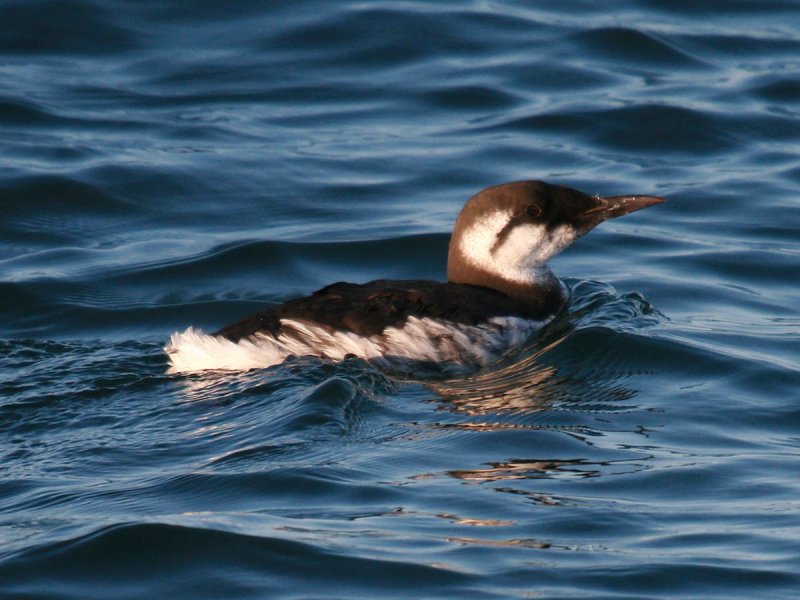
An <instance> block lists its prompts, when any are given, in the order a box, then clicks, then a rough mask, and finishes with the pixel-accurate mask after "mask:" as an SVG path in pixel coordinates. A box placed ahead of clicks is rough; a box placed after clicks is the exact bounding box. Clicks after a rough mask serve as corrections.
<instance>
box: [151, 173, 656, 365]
mask: <svg viewBox="0 0 800 600" xmlns="http://www.w3.org/2000/svg"><path fill="white" fill-rule="evenodd" d="M663 201H664V198H661V197H658V196H638V195H637V196H606V197H599V196H590V195H587V194H584V193H582V192H579V191H578V190H575V189H572V188H569V187H566V186H561V185H554V184H550V183H546V182H544V181H519V182H514V183H505V184H502V185H497V186H494V187H490V188H487V189H485V190H483V191H481V192H479V193H478V194H476V195H475V196H473V197H472V198H470V199H469V200H468V201H467V203H466V204H465V205H464V207H463V208H462V209H461V212H460V214H459V215H458V218H457V220H456V223H455V226H454V228H453V235H452V237H451V239H450V246H449V251H448V259H447V279H448V281H447V282H446V283H443V282H438V281H424V280H410V281H390V280H377V281H372V282H369V283H365V284H352V283H334V284H332V285H329V286H327V287H325V288H322V289H321V290H318V291H317V292H314V293H313V294H312V295H311V296H307V297H305V298H298V299H295V300H289V301H288V302H285V303H284V304H281V305H279V306H275V307H271V308H268V309H267V310H265V311H263V312H260V313H258V314H256V315H253V316H250V317H247V318H245V319H243V320H241V321H239V322H237V323H234V324H232V325H228V326H227V327H223V328H222V329H220V330H219V331H216V332H215V333H213V334H211V335H207V334H205V333H203V332H202V331H200V330H197V329H194V328H192V327H190V328H188V329H187V330H186V331H184V332H182V333H174V334H172V336H171V338H170V341H169V343H168V344H167V346H166V348H165V350H166V352H167V353H168V355H169V359H170V362H171V367H170V372H172V373H178V372H185V371H198V370H204V369H228V370H246V369H251V368H257V367H268V366H271V365H274V364H277V363H280V362H282V361H283V360H285V359H286V358H287V357H289V356H293V355H296V356H307V355H311V356H319V357H323V358H328V359H334V360H341V359H344V358H346V357H348V356H351V355H355V356H358V357H361V358H365V359H367V360H369V361H370V362H372V363H374V364H376V365H377V366H379V367H383V368H386V369H389V370H393V371H399V372H406V373H409V374H413V373H415V372H416V370H417V369H419V368H422V367H430V366H432V365H434V366H436V367H437V369H438V370H439V371H440V372H441V373H442V374H446V375H455V374H463V373H467V372H470V371H474V370H476V369H478V368H480V367H483V366H486V365H488V364H491V363H492V362H495V361H496V360H497V359H498V358H499V357H500V356H502V355H503V354H504V353H505V352H507V351H508V350H509V349H511V348H515V347H518V346H521V345H522V344H524V343H525V342H526V341H527V340H528V339H530V337H531V334H532V333H534V332H535V331H537V330H538V329H540V328H541V327H542V326H543V325H544V324H545V323H547V322H548V321H550V320H551V319H552V318H553V317H554V316H555V315H556V313H557V312H558V311H559V310H560V308H561V307H562V306H563V304H564V302H565V301H566V295H565V293H564V290H563V288H562V285H561V283H560V282H559V280H558V278H556V276H555V275H554V274H553V272H552V271H551V270H550V269H549V267H548V266H547V261H548V260H549V259H550V258H552V257H553V256H555V255H556V254H558V253H559V252H561V251H562V250H564V249H565V248H567V247H568V246H569V245H570V244H571V243H572V242H573V241H575V240H576V239H577V238H579V237H580V236H582V235H584V234H585V233H587V232H588V231H589V230H591V229H592V228H594V227H595V226H597V225H599V224H600V223H602V222H603V221H605V220H606V219H610V218H614V217H619V216H622V215H625V214H628V213H631V212H633V211H636V210H639V209H642V208H646V207H648V206H652V205H654V204H658V203H660V202H663Z"/></svg>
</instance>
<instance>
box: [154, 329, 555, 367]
mask: <svg viewBox="0 0 800 600" xmlns="http://www.w3.org/2000/svg"><path fill="white" fill-rule="evenodd" d="M281 325H282V326H283V327H282V332H281V334H280V335H279V336H278V337H277V338H276V337H273V336H272V335H269V334H266V333H259V334H256V335H254V336H252V337H251V338H248V339H243V340H240V341H239V342H232V341H230V340H227V339H225V338H221V337H215V336H211V335H207V334H205V333H203V332H202V331H200V330H198V329H194V328H193V327H189V328H188V329H187V330H186V331H184V332H182V333H179V332H176V333H173V334H172V336H171V337H170V340H169V343H168V344H167V346H166V347H165V348H164V349H165V350H166V352H167V354H168V355H169V360H170V363H171V366H170V369H169V372H170V373H183V372H189V371H203V370H206V369H226V370H234V371H245V370H248V369H255V368H263V367H269V366H272V365H276V364H279V363H281V362H283V361H284V360H285V359H286V358H288V357H289V356H319V357H322V358H329V359H333V360H342V359H344V358H345V357H347V356H349V355H355V356H357V357H360V358H364V359H367V360H371V361H372V362H374V363H376V364H378V365H379V366H383V367H387V368H393V367H398V366H399V365H402V364H403V363H404V362H405V363H408V362H409V361H424V362H431V363H437V364H441V365H443V366H444V368H443V371H445V372H451V373H456V372H460V371H461V372H463V371H466V370H474V369H477V368H480V367H484V366H486V365H489V364H491V363H493V362H495V361H496V360H497V359H498V358H500V357H501V356H502V355H503V354H504V353H505V352H507V351H508V350H509V349H511V348H514V347H518V346H521V345H522V344H523V343H525V341H526V340H528V339H529V338H530V336H531V335H532V334H533V333H534V332H536V331H537V330H538V329H540V328H541V327H542V326H543V325H544V322H543V321H530V320H527V319H520V318H518V317H495V318H493V319H491V320H490V321H488V322H487V323H485V324H482V325H462V324H460V323H453V322H449V321H436V320H434V319H429V318H422V319H419V318H416V317H409V319H408V320H407V321H406V322H405V324H404V325H403V326H402V327H388V328H386V329H385V330H384V331H383V332H382V333H381V334H380V335H377V336H373V337H361V336H359V335H356V334H355V333H352V332H346V331H337V330H331V329H330V328H325V327H321V326H319V325H316V324H314V323H309V322H304V321H294V320H288V319H284V320H282V321H281Z"/></svg>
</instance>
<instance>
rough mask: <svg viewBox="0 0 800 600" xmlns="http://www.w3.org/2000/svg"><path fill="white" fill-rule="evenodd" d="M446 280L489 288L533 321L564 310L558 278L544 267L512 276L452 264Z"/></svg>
mask: <svg viewBox="0 0 800 600" xmlns="http://www.w3.org/2000/svg"><path fill="white" fill-rule="evenodd" d="M447 279H448V281H450V282H451V283H466V284H470V285H476V286H481V287H487V288H491V289H493V290H497V291H498V292H502V293H503V294H505V295H507V296H509V297H511V298H513V299H515V300H517V301H519V302H520V303H522V304H523V305H525V307H526V308H527V309H528V311H529V312H530V314H531V316H534V317H540V318H543V317H546V316H548V315H552V314H555V313H556V312H558V310H559V309H560V308H561V306H563V304H564V302H565V300H566V294H565V293H564V289H563V287H562V286H561V282H560V281H559V280H558V277H556V276H555V274H554V273H553V272H552V271H551V270H550V268H549V267H548V266H547V265H546V264H544V265H535V266H531V267H528V268H525V269H520V270H517V271H514V272H504V273H495V272H492V271H490V270H484V269H480V268H477V267H476V266H475V265H471V264H468V263H464V262H460V261H458V260H455V261H454V260H451V261H450V262H449V263H448V268H447Z"/></svg>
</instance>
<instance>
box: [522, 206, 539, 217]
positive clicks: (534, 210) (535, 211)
mask: <svg viewBox="0 0 800 600" xmlns="http://www.w3.org/2000/svg"><path fill="white" fill-rule="evenodd" d="M525 212H526V213H527V215H528V216H529V217H532V218H536V217H538V216H539V215H540V214H542V207H541V206H539V205H538V204H528V208H527V209H525Z"/></svg>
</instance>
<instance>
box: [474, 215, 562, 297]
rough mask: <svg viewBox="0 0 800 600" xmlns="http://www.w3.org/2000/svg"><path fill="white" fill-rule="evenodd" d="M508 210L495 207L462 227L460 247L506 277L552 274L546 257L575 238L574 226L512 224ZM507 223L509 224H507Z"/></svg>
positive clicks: (532, 279)
mask: <svg viewBox="0 0 800 600" xmlns="http://www.w3.org/2000/svg"><path fill="white" fill-rule="evenodd" d="M512 219H513V214H512V213H511V212H510V211H502V210H498V211H494V212H491V213H489V214H487V215H485V216H483V217H482V218H480V219H478V220H476V221H475V222H474V223H472V224H471V225H470V226H469V227H468V228H467V229H465V230H464V232H463V234H462V236H461V239H460V241H459V245H458V247H459V250H460V252H461V253H462V254H463V256H464V257H465V258H466V259H467V261H468V262H469V263H470V264H471V265H473V266H474V267H476V268H478V269H480V270H482V271H484V272H488V273H492V274H494V275H497V276H499V277H502V278H503V279H505V280H507V281H513V282H516V283H521V284H524V285H527V284H539V283H544V282H546V281H549V280H552V279H554V278H555V276H554V275H553V273H552V271H550V269H549V268H548V267H547V261H548V260H550V259H551V258H552V257H553V256H555V255H556V254H558V253H559V252H561V251H562V250H564V249H565V248H567V247H568V246H569V245H570V244H571V243H572V242H573V241H574V240H575V238H577V237H578V236H577V233H576V232H575V229H574V228H573V227H571V226H569V225H559V226H557V227H554V228H552V229H548V228H547V226H546V225H544V224H540V223H525V222H523V223H518V224H515V225H511V223H512ZM509 227H510V228H509Z"/></svg>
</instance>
